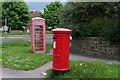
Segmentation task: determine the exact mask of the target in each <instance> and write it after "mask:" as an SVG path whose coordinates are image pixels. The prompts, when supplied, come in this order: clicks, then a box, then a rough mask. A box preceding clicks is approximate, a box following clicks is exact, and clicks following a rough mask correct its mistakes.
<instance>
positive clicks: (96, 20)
mask: <svg viewBox="0 0 120 80" xmlns="http://www.w3.org/2000/svg"><path fill="white" fill-rule="evenodd" d="M60 18H61V19H60V23H61V26H64V27H65V28H70V29H72V31H73V35H74V36H76V37H80V36H82V37H88V36H92V37H96V36H104V38H107V39H108V40H112V41H117V42H118V40H120V33H119V32H120V26H119V25H118V23H119V22H118V21H119V18H120V2H103V3H100V2H98V3H96V2H89V3H85V2H84V3H78V2H68V3H67V4H66V5H65V6H64V7H63V9H62V11H61V14H60ZM110 26H111V27H110ZM110 28H111V29H110ZM112 30H113V31H112ZM102 32H103V34H101V33H102ZM108 35H109V36H108Z"/></svg>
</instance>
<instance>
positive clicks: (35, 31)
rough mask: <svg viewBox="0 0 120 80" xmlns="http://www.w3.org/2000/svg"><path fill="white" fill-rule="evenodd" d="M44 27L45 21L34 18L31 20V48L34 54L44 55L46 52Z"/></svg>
mask: <svg viewBox="0 0 120 80" xmlns="http://www.w3.org/2000/svg"><path fill="white" fill-rule="evenodd" d="M45 34H46V25H45V19H43V18H40V17H35V18H33V19H32V27H31V46H32V50H33V51H34V52H35V53H45V51H46V35H45Z"/></svg>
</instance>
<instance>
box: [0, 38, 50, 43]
mask: <svg viewBox="0 0 120 80" xmlns="http://www.w3.org/2000/svg"><path fill="white" fill-rule="evenodd" d="M17 40H23V41H26V40H30V38H29V37H8V38H2V37H1V38H0V43H3V42H12V41H17ZM46 42H52V38H46Z"/></svg>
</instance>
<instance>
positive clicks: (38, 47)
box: [35, 26, 43, 50]
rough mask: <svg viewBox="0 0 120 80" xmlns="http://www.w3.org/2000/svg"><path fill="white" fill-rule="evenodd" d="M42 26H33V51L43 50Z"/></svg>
mask: <svg viewBox="0 0 120 80" xmlns="http://www.w3.org/2000/svg"><path fill="white" fill-rule="evenodd" d="M41 42H43V26H35V50H43V43H41Z"/></svg>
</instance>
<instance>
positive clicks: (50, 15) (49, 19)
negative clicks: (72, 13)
mask: <svg viewBox="0 0 120 80" xmlns="http://www.w3.org/2000/svg"><path fill="white" fill-rule="evenodd" d="M61 8H62V4H61V3H60V2H51V3H50V4H49V5H47V6H46V8H44V11H43V13H42V14H41V15H40V16H41V17H43V18H44V19H45V20H46V23H47V26H50V27H52V28H55V27H58V26H59V21H60V18H59V14H60V11H61Z"/></svg>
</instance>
